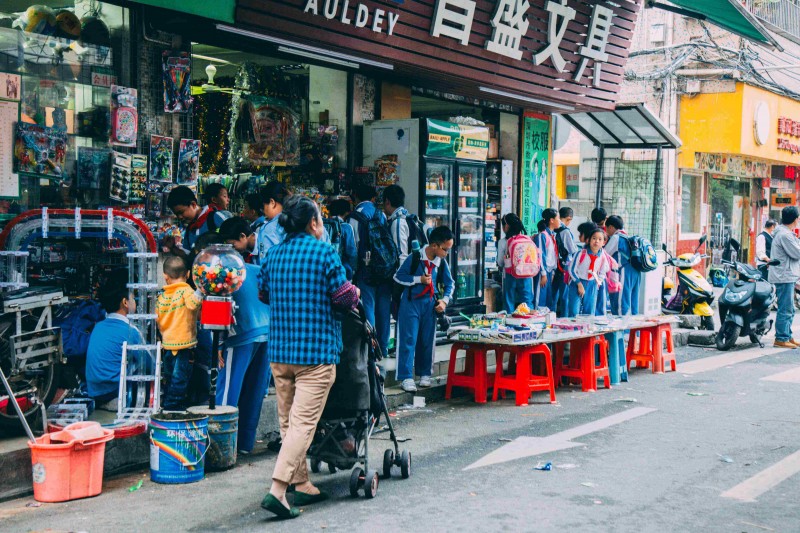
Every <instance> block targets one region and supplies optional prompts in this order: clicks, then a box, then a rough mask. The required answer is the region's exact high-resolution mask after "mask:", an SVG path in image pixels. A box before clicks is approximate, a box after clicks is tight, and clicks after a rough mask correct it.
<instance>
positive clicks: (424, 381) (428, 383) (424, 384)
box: [419, 376, 431, 389]
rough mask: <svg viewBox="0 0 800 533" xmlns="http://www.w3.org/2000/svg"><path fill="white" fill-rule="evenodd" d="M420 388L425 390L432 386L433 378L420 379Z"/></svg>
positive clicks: (423, 377) (424, 377)
mask: <svg viewBox="0 0 800 533" xmlns="http://www.w3.org/2000/svg"><path fill="white" fill-rule="evenodd" d="M419 386H420V387H421V388H423V389H427V388H428V387H430V386H431V377H430V376H422V377H421V378H419Z"/></svg>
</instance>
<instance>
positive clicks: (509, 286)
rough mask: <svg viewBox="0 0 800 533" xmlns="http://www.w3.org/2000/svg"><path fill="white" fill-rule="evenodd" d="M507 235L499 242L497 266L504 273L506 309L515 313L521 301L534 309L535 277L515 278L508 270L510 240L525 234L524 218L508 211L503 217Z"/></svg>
mask: <svg viewBox="0 0 800 533" xmlns="http://www.w3.org/2000/svg"><path fill="white" fill-rule="evenodd" d="M501 222H502V224H503V233H504V234H505V237H503V238H502V239H500V242H498V243H497V268H498V270H500V272H502V275H503V301H504V302H505V309H506V311H507V312H509V313H513V312H514V310H515V309H516V308H517V306H518V305H519V304H521V303H524V304H526V305H527V306H528V307H529V308H530V309H533V279H532V278H515V277H514V276H513V275H511V273H510V272H508V268H510V267H511V258H509V257H507V256H508V241H509V240H510V239H511V238H512V237H516V236H517V235H525V227H524V226H523V225H522V220H520V218H519V217H518V216H517V215H515V214H514V213H508V214H506V215H505V216H503V218H502V219H501Z"/></svg>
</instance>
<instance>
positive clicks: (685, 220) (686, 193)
mask: <svg viewBox="0 0 800 533" xmlns="http://www.w3.org/2000/svg"><path fill="white" fill-rule="evenodd" d="M702 187H703V177H702V176H698V175H695V174H683V175H682V176H681V232H682V233H700V231H701V230H702V228H701V227H700V210H701V209H702V199H703V189H702Z"/></svg>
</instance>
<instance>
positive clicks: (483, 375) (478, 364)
mask: <svg viewBox="0 0 800 533" xmlns="http://www.w3.org/2000/svg"><path fill="white" fill-rule="evenodd" d="M474 365H475V366H474V372H475V373H474V374H473V375H474V376H475V389H474V390H475V403H486V394H487V392H488V391H489V383H488V381H489V380H488V376H487V370H486V348H485V347H484V346H480V347H478V348H475V358H474Z"/></svg>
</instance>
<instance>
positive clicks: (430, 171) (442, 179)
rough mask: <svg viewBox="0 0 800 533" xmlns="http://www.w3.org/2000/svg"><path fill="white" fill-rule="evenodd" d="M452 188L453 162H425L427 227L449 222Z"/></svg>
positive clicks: (451, 214)
mask: <svg viewBox="0 0 800 533" xmlns="http://www.w3.org/2000/svg"><path fill="white" fill-rule="evenodd" d="M452 188H453V164H452V163H436V162H432V161H428V162H426V164H425V224H426V225H427V226H428V227H430V228H435V227H437V226H442V225H449V224H450V221H451V220H452V217H453V206H452V204H451V198H452V194H453V193H452Z"/></svg>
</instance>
